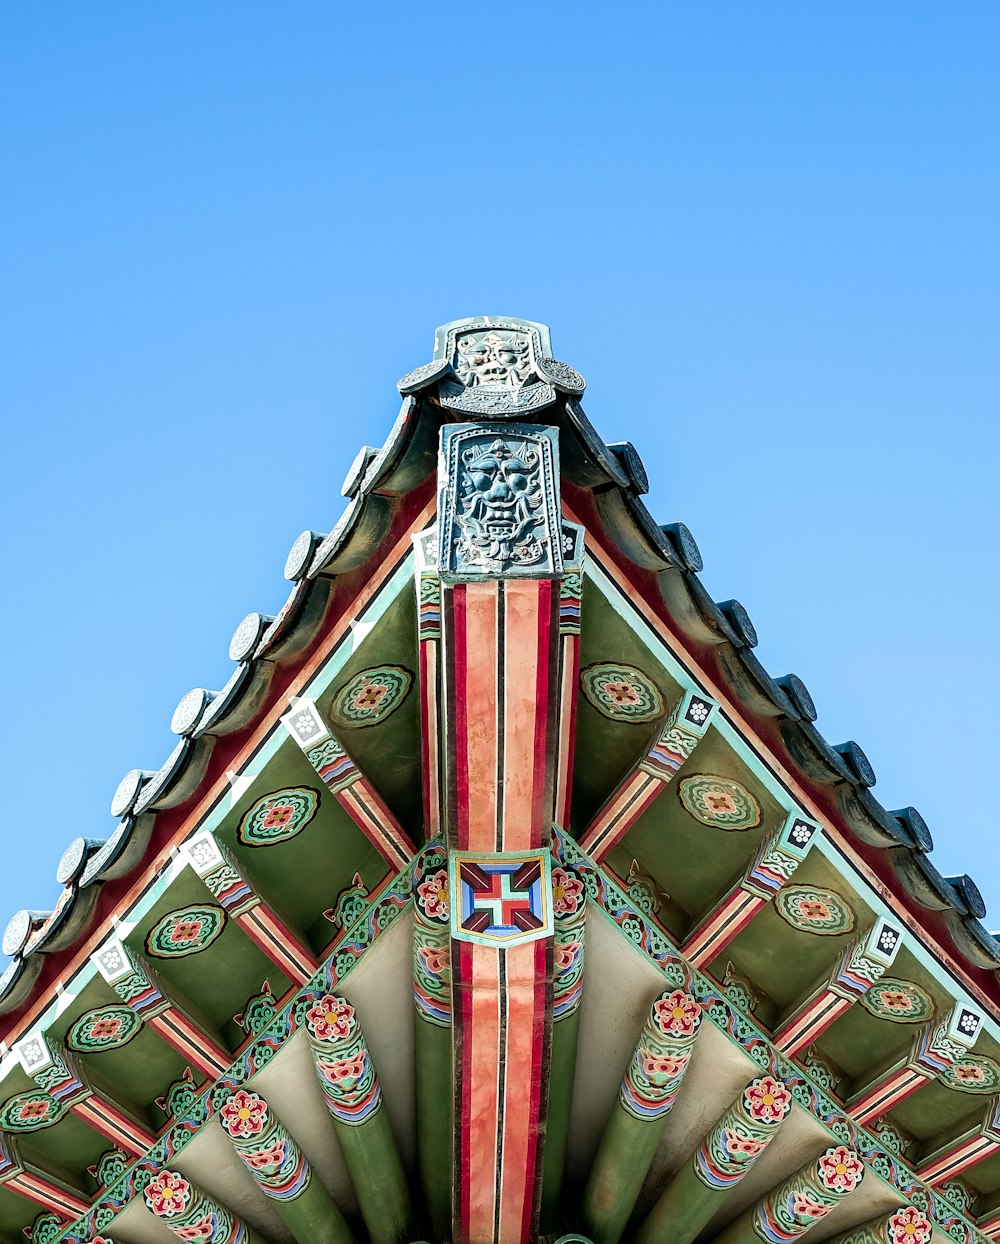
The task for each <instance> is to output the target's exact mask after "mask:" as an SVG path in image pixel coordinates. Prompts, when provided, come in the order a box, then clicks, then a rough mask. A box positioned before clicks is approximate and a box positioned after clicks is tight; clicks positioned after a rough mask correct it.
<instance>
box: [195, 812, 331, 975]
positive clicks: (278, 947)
mask: <svg viewBox="0 0 1000 1244" xmlns="http://www.w3.org/2000/svg"><path fill="white" fill-rule="evenodd" d="M180 849H181V854H182V855H184V856H185V857H186V859H187V861H188V863H189V864H190V865H191V867H192V869H193V870H194V872H195V874H196V875H197V876H198V877H200V878H201V880H202V881H203V882H204V883H205V886H206V888H207V889H208V891H209V892H210V893H211V894H212V895H213V897H214V898H216V899H218V901H219V903H220V904H221V906H222V908H223V910H224V911H225V912H226V915H227V916H230V917H232V919H233V920H234V921H235V922H236V923H237V924H238V925H239V926H240V928H241V929H242V930H243V932H244V933H245V934H246V935H247V937H249V938H250V940H251V941H252V942H253V943H254V945H255V946H257V948H258V949H259V950H261V951H263V953H264V954H265V955H267V957H268V958H269V959H270V960H271V962H272V963H273V964H274V965H275V966H276V967H278V968H280V969H281V971H282V972H284V974H285V975H286V976H287V977H288V978H289V980H292V981H294V982H295V984H296V985H304V984H305V983H306V981H308V980H309V979H310V978H311V977H312V976H314V975H315V974H316V972H318V971H319V960H318V959H317V958H316V956H315V955H314V954H313V952H312V951H311V950H310V948H309V945H308V943H307V942H306V940H305V938H304V937H303V936H302V935H301V934H300V933H299V932H298V931H297V930H295V929H294V928H293V926H292V925H291V923H290V922H289V921H288V920H286V919H285V918H284V917H283V916H282V915H281V914H280V913H279V912H278V911H277V909H276V908H275V907H274V906H273V904H271V903H268V902H266V901H265V900H264V899H263V897H262V896H261V893H260V891H259V889H257V888H256V886H255V885H254V883H253V882H252V881H250V880H249V879H248V877H247V874H246V872H245V871H244V870H243V869H241V868H240V867H239V865H238V864H237V863H236V861H235V860H234V859H233V857H232V855H231V854H230V853H229V851H227V850H226V848H225V847H224V846H223V845H222V843H221V842H219V841H218V839H217V838H216V836H215V835H214V834H213V833H212V832H211V831H210V830H207V829H206V830H202V831H201V832H200V833H198V834H195V835H194V837H193V838H189V839H188V841H187V842H185V843H183V844H182V846H181V848H180Z"/></svg>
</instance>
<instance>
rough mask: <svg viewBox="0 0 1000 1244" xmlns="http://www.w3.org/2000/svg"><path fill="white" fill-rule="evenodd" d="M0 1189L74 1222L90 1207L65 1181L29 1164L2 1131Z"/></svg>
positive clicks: (0, 1143)
mask: <svg viewBox="0 0 1000 1244" xmlns="http://www.w3.org/2000/svg"><path fill="white" fill-rule="evenodd" d="M0 1187H2V1188H6V1189H7V1190H8V1191H9V1192H13V1193H16V1194H17V1196H19V1197H23V1198H24V1199H25V1200H26V1201H31V1202H33V1203H34V1204H35V1205H41V1206H42V1208H43V1209H47V1210H49V1211H50V1212H51V1213H53V1214H57V1215H58V1216H59V1217H60V1218H62V1219H69V1220H72V1219H74V1218H77V1217H78V1216H79V1215H80V1214H84V1213H86V1212H87V1210H88V1209H89V1208H90V1205H89V1203H88V1202H87V1201H86V1200H85V1199H84V1198H83V1197H82V1196H81V1195H80V1193H79V1192H77V1191H76V1190H74V1189H72V1188H70V1187H69V1185H68V1184H66V1183H65V1182H64V1181H63V1180H61V1179H58V1178H56V1176H55V1175H52V1174H49V1173H48V1172H44V1171H41V1170H39V1169H38V1167H36V1166H34V1165H33V1164H32V1163H30V1162H28V1161H26V1160H25V1159H24V1158H23V1157H22V1156H21V1153H20V1151H19V1149H18V1147H17V1144H16V1142H15V1140H14V1138H13V1137H12V1136H8V1135H6V1134H5V1133H3V1132H0Z"/></svg>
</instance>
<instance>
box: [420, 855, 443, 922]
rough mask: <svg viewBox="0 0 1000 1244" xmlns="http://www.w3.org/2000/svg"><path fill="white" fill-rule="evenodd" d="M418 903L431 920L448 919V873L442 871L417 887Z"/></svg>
mask: <svg viewBox="0 0 1000 1244" xmlns="http://www.w3.org/2000/svg"><path fill="white" fill-rule="evenodd" d="M417 902H418V903H419V904H420V906H421V908H422V910H423V913H424V915H425V916H428V917H429V918H430V919H431V920H445V919H447V918H448V871H447V869H444V868H442V869H440V870H439V871H438V872H436V873H433V874H432V875H431V876H429V877H427V878H426V879H425V880H424V881H421V882H420V884H419V885H418V886H417Z"/></svg>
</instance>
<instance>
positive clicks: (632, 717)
mask: <svg viewBox="0 0 1000 1244" xmlns="http://www.w3.org/2000/svg"><path fill="white" fill-rule="evenodd" d="M580 688H581V690H582V691H583V694H584V695H585V696H586V698H587V700H588V702H589V703H590V704H592V705H593V706H594V708H596V709H597V711H598V712H599V713H603V715H604V716H605V717H610V718H611V720H612V721H634V722H645V721H655V720H656V718H657V717H662V716H663V713H664V701H663V693H662V692H661V691H660V688H659V687H658V686H657V685H656V683H655V682H654V681H653V680H652V678H650V677H649V675H648V674H644V673H643V672H642V670H641V669H639V668H638V667H637V666H635V665H623V664H621V663H620V662H617V661H598V662H595V663H594V664H593V665H588V666H587V667H586V669H583V670H581V671H580Z"/></svg>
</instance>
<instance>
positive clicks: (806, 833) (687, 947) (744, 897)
mask: <svg viewBox="0 0 1000 1244" xmlns="http://www.w3.org/2000/svg"><path fill="white" fill-rule="evenodd" d="M818 832H819V826H818V825H817V824H816V822H815V821H811V820H809V818H808V817H805V816H803V815H802V814H801V813H799V812H791V813H789V815H788V818H787V820H786V821H785V824H784V825H783V827H782V829H781V831H780V833H778V834H777V835H775V836H774V837H773V838H770V839H767V840H766V841H764V842H763V843H761V845H760V848H759V849H758V851H757V853H756V855H755V856H754V858H753V861H752V862H751V864H750V866H749V867H748V868H747V870H746V872H745V873H744V874H743V876H742V877H741V878H740V880H739V881H738V882H737V883H736V885H734V886H733V887H732V888H731V889H729V890H728V891H727V892H726V894H725V895H724V896H723V897H722V899H721V900H720V901H719V902H718V903H716V904H714V905H713V906H712V907H711V908H710V909H709V910H708V911H707V912H705V914H704V915H703V916H702V917H701V918H700V919H699V920H698V921H697V922H696V923H695V925H694V927H693V928H692V930H691V932H690V933H688V935H687V937H686V938H685V939H684V942H683V943H682V945H681V948H680V949H681V954H682V955H683V956H684V958H685V959H687V960H688V962H689V963H692V964H694V966H695V967H699V968H700V967H704V966H705V965H706V964H708V963H711V961H712V960H713V959H714V958H715V957H716V955H719V954H721V953H722V951H723V950H725V949H726V947H727V946H728V945H729V943H730V942H732V941H733V939H734V938H735V937H737V935H738V934H739V933H741V932H742V931H743V929H745V928H746V927H747V925H748V924H749V923H750V921H751V920H753V918H754V916H756V915H757V913H758V912H760V911H761V910H763V908H764V907H766V906H767V904H768V903H769V902H770V901H771V900H772V899H773V898H774V896H775V894H777V893H778V891H779V890H780V889H781V887H782V886H783V885H784V884H785V882H786V881H788V879H789V878H790V877H791V876H792V875H793V874H794V872H795V870H796V869H797V868H798V866H799V864H800V863H801V862H802V861H803V860H804V859H805V857H806V854H807V853H808V851H809V849H810V847H811V846H812V845H813V842H814V841H815V838H816V835H817V833H818Z"/></svg>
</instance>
